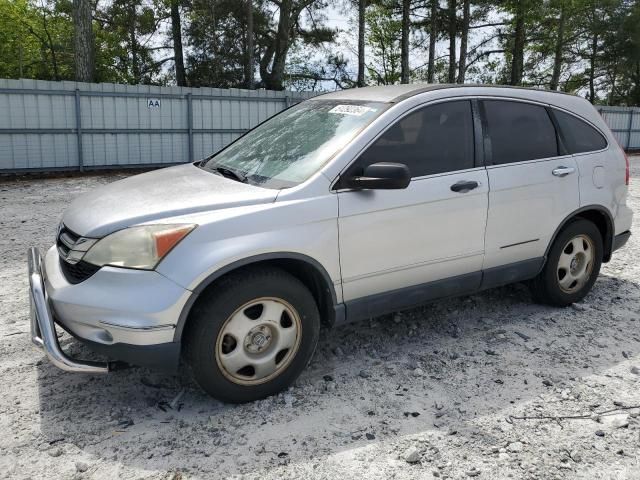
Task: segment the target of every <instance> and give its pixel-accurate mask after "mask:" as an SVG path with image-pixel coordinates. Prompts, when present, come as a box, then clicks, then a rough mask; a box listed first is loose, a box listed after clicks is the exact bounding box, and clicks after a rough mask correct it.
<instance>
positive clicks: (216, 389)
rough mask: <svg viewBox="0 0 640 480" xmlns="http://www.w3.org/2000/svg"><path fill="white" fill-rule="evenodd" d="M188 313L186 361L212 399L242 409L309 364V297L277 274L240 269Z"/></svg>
mask: <svg viewBox="0 0 640 480" xmlns="http://www.w3.org/2000/svg"><path fill="white" fill-rule="evenodd" d="M211 292H212V294H211V295H210V296H208V297H206V298H203V299H202V300H201V301H199V302H198V304H197V305H196V306H195V307H194V311H193V313H192V316H191V318H190V320H189V322H190V324H189V330H188V331H187V335H186V346H185V349H186V354H187V358H188V360H189V363H190V365H191V368H192V371H193V373H194V376H195V378H196V381H197V382H198V383H199V384H200V386H201V387H202V388H203V389H204V390H205V391H207V392H208V393H209V394H211V395H212V396H214V397H216V398H218V399H220V400H223V401H228V402H234V403H239V402H248V401H252V400H256V399H259V398H263V397H265V396H268V395H272V394H275V393H277V392H279V391H281V390H283V389H285V388H287V387H288V386H289V385H290V384H291V383H292V382H293V381H294V380H295V379H296V378H297V377H298V375H299V374H300V373H301V372H302V370H303V369H304V368H305V367H306V365H307V364H308V363H309V361H310V360H311V357H312V355H313V352H314V350H315V348H316V345H317V342H318V333H319V329H320V316H319V313H318V309H317V306H316V303H315V300H314V298H313V296H312V295H311V292H309V290H308V289H307V288H306V287H305V286H304V285H303V284H302V283H301V282H300V281H299V280H298V279H297V278H295V277H293V276H292V275H289V274H288V273H286V272H284V271H282V270H278V269H248V270H243V271H240V272H238V273H236V274H232V275H231V276H230V277H227V278H225V279H223V280H222V281H221V282H219V283H216V284H215V286H214V287H213V288H212V289H211Z"/></svg>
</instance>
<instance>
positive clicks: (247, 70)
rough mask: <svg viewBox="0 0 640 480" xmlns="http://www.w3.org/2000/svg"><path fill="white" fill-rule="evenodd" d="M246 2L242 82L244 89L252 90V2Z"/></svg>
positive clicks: (251, 0) (250, 0) (247, 0)
mask: <svg viewBox="0 0 640 480" xmlns="http://www.w3.org/2000/svg"><path fill="white" fill-rule="evenodd" d="M246 2H247V6H246V7H247V38H246V43H245V48H246V51H245V61H244V82H245V87H246V88H248V89H251V90H252V89H253V87H254V80H253V72H254V61H253V0H246Z"/></svg>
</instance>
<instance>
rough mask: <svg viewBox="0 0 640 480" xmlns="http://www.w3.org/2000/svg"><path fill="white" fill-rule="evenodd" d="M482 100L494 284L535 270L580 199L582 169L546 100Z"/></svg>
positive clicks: (489, 278)
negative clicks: (562, 138)
mask: <svg viewBox="0 0 640 480" xmlns="http://www.w3.org/2000/svg"><path fill="white" fill-rule="evenodd" d="M480 105H481V108H480V110H481V112H482V115H483V127H484V137H485V152H486V162H487V173H488V175H489V214H488V217H487V231H486V253H485V261H484V269H485V275H484V282H483V286H492V285H494V284H500V283H508V282H509V281H513V280H519V279H521V278H522V277H527V276H532V275H534V274H535V273H537V270H538V269H539V268H540V267H541V265H542V258H543V256H544V254H545V251H546V248H547V245H548V244H549V242H550V240H551V238H552V236H553V234H554V232H555V230H556V228H557V227H558V226H559V225H560V224H561V223H562V221H563V220H564V219H565V218H566V217H567V215H569V214H570V213H571V212H573V211H574V210H576V209H578V207H579V205H580V194H579V186H578V177H579V173H578V169H577V165H576V162H575V159H574V158H573V157H572V156H571V155H567V154H563V152H562V150H563V148H562V146H561V144H560V141H559V137H558V133H557V131H556V128H555V126H554V122H553V120H552V117H551V115H550V112H549V110H548V108H547V107H546V106H545V105H541V104H535V103H527V102H523V101H516V100H503V99H483V100H482V101H481V102H480ZM514 264H515V265H514ZM507 266H508V267H509V268H506V267H507Z"/></svg>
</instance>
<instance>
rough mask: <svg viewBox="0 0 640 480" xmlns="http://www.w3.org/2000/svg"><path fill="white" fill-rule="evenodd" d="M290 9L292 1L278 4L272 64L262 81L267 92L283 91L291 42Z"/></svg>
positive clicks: (288, 0) (283, 0)
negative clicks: (278, 12)
mask: <svg viewBox="0 0 640 480" xmlns="http://www.w3.org/2000/svg"><path fill="white" fill-rule="evenodd" d="M292 9H293V0H282V1H281V2H280V15H279V17H278V31H277V32H276V37H275V39H274V48H273V64H272V66H271V72H269V74H268V75H267V78H265V79H264V81H265V85H266V87H267V89H268V90H283V89H284V68H285V64H286V60H287V53H288V51H289V46H290V42H291V17H292V15H291V11H292Z"/></svg>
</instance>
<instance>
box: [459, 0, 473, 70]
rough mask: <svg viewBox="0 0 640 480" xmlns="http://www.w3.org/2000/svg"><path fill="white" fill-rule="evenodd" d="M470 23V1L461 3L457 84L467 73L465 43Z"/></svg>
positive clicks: (466, 0)
mask: <svg viewBox="0 0 640 480" xmlns="http://www.w3.org/2000/svg"><path fill="white" fill-rule="evenodd" d="M470 21H471V0H463V3H462V32H461V33H460V60H459V61H458V83H464V77H465V75H466V73H467V43H468V40H469V22H470Z"/></svg>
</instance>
